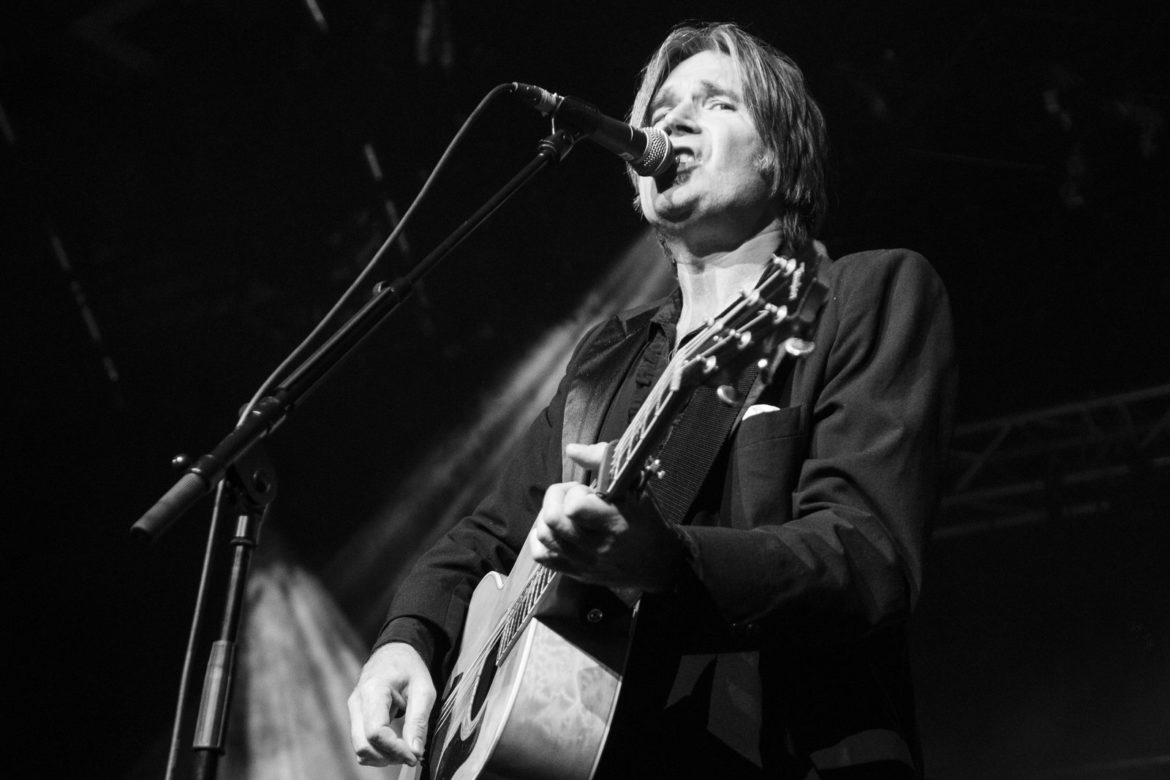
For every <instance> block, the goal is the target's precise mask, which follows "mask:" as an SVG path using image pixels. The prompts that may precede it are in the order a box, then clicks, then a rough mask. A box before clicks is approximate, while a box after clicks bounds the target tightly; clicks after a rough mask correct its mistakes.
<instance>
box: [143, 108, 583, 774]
mask: <svg viewBox="0 0 1170 780" xmlns="http://www.w3.org/2000/svg"><path fill="white" fill-rule="evenodd" d="M582 137H584V134H583V133H579V132H572V131H569V130H556V129H554V131H553V132H552V133H551V134H550V135H548V136H546V137H545V138H543V139H541V141H540V142H539V144H538V145H537V152H536V155H535V156H534V157H533V159H532V160H531V161H529V162H528V163H527V164H526V165H525V166H524V167H523V168H522V169H521V170H520V172H519V173H517V174H516V175H515V176H514V177H513V178H512V179H511V180H510V181H509V182H508V183H507V184H505V185H504V186H503V187H502V188H501V189H500V190H499V191H498V192H497V193H496V194H495V195H493V196H492V197H491V198H490V199H488V201H487V202H486V203H484V204H483V205H482V206H481V207H480V208H479V209H478V210H477V211H476V212H475V213H474V214H472V215H471V216H470V217H469V218H468V219H467V220H466V221H465V222H464V223H463V224H462V225H460V226H459V227H458V228H457V229H456V230H455V231H454V232H453V233H452V234H451V235H450V236H448V237H447V238H446V239H445V240H444V241H443V242H442V243H441V244H440V245H439V246H438V247H436V248H435V249H434V251H432V252H431V253H430V254H429V255H427V256H426V257H425V258H423V260H422V261H420V262H419V264H418V265H417V266H415V267H414V268H413V269H411V271H410V272H409V273H407V274H406V275H405V276H402V277H400V278H398V279H396V280H394V281H392V282H390V283H380V284H378V285H376V286H375V288H374V295H373V296H372V297H371V299H370V300H369V301H368V302H367V303H366V304H365V305H364V306H363V307H362V308H361V309H360V310H359V311H358V312H357V313H356V314H354V315H353V316H352V317H351V318H350V319H349V320H348V321H347V322H345V323H344V324H343V325H342V326H341V327H340V328H338V330H337V331H336V332H335V333H334V334H333V335H332V336H331V337H329V339H328V340H326V342H325V343H324V344H322V345H321V347H319V348H318V349H317V350H316V351H315V352H314V353H313V354H312V355H310V356H309V357H308V358H307V359H306V360H305V361H304V362H303V363H302V364H301V365H300V366H299V367H297V368H296V369H295V370H294V371H293V372H292V373H291V374H290V375H289V376H288V378H287V379H285V380H284V381H283V382H281V383H280V384H279V385H278V386H277V387H276V389H275V390H273V392H272V393H271V394H270V395H267V396H265V397H263V398H262V399H260V400H259V401H258V402H257V403H256V404H255V405H254V406H253V407H252V408H251V410H250V411H249V412H248V414H247V415H246V416H245V417H244V419H243V420H242V421H241V422H240V424H239V425H238V426H237V427H236V428H235V429H234V430H233V431H232V432H231V433H229V434H228V435H227V436H226V437H224V439H223V440H222V441H220V443H219V444H218V445H217V446H216V447H215V449H213V450H212V451H211V452H209V453H207V454H205V455H203V456H201V457H200V458H198V459H197V460H196V461H195V462H194V464H193V465H191V466H190V467H189V468H187V470H186V471H185V473H184V474H183V476H182V477H180V478H179V480H178V481H177V482H176V483H175V484H174V485H173V486H172V487H171V489H170V490H168V491H167V492H166V493H165V494H164V495H163V496H162V498H160V499H159V500H158V501H157V502H156V503H155V504H154V506H152V507H151V508H150V509H149V510H148V511H147V512H146V514H144V515H143V516H142V517H141V518H140V519H139V520H138V522H136V523H135V524H134V526H133V527H132V528H131V533H132V534H133V535H134V536H136V537H139V538H142V539H145V540H154V539H156V538H158V537H159V536H160V535H162V534H163V533H164V532H165V531H166V530H167V529H168V528H169V527H170V526H171V525H172V524H173V523H174V522H175V521H176V520H178V519H179V517H180V516H182V515H183V514H184V513H185V512H187V510H189V509H190V508H191V507H192V505H194V504H195V503H196V502H197V501H198V500H199V499H200V498H201V497H202V496H203V495H204V494H206V493H208V492H210V491H211V490H213V489H216V488H219V491H218V492H219V500H217V502H216V506H215V509H214V510H213V513H212V522H211V528H210V531H209V536H208V549H207V553H206V554H205V558H204V569H203V578H202V580H201V582H200V590H199V595H198V597H197V599H196V608H195V615H194V618H193V621H192V628H191V634H190V640H189V643H188V647H187V656H186V659H185V661H184V666H183V675H182V679H181V681H180V688H179V701H178V704H177V707H176V712H175V721H174V728H173V730H172V737H171V748H170V756H169V758H168V761H167V774H166V777H167V778H172V777H173V776H174V774H173V773H174V770H175V768H176V766H177V763H178V753H179V742H180V734H181V732H182V729H183V712H184V709H185V704H186V699H187V691H188V689H189V687H190V683H191V678H192V676H193V668H194V661H193V659H194V651H195V644H196V642H197V640H196V636H197V634H198V633H199V627H200V626H201V625H202V623H203V621H204V619H205V611H206V610H205V606H206V605H205V603H204V601H205V599H204V596H205V593H206V586H207V582H208V580H209V579H210V576H209V571H210V563H211V560H212V558H213V555H212V551H213V548H214V547H215V545H216V533H217V527H218V525H219V522H218V518H219V516H220V515H221V514H227V513H229V512H231V513H234V516H235V518H236V527H235V530H234V532H233V535H232V537H231V540H230V542H229V544H230V546H231V547H232V549H233V559H232V565H231V567H230V571H229V579H228V583H227V596H226V600H225V603H224V605H223V610H222V625H221V629H220V634H219V638H218V639H217V640H216V641H215V642H214V643H213V644H212V648H211V655H210V659H209V661H208V664H207V670H206V673H205V675H204V680H203V690H202V695H201V698H200V707H199V715H198V716H197V719H196V726H195V738H194V741H193V747H194V749H195V753H196V755H195V763H194V771H195V775H194V776H195V777H197V778H200V780H203V779H204V778H214V777H215V775H216V771H217V768H218V761H219V757H220V756H221V755H223V753H224V733H225V730H226V725H227V720H228V714H229V709H230V701H231V691H232V680H233V676H234V660H235V652H236V636H237V633H238V630H239V625H240V618H241V615H242V611H243V610H242V606H243V596H244V587H245V585H246V581H247V574H248V566H249V563H250V561H251V555H252V551H253V549H254V548H255V547H256V545H257V544H258V542H259V529H260V524H261V521H262V519H263V517H264V514H265V512H266V510H267V506H268V504H269V503H270V502H271V500H272V498H273V496H274V495H275V490H276V477H275V474H274V472H273V470H272V468H271V466H270V465H268V464H267V462H266V461H265V460H264V459H263V457H262V454H261V451H260V450H261V448H260V447H258V446H257V445H258V443H259V442H260V440H261V439H263V438H265V437H267V436H268V435H269V434H271V433H272V432H273V431H275V430H276V429H277V428H278V427H279V426H280V425H281V424H282V423H283V422H284V421H285V420H286V419H287V418H288V416H289V415H290V414H291V413H292V411H293V409H294V408H296V406H297V405H298V404H299V403H301V401H302V400H304V398H305V397H306V396H307V395H308V394H309V393H310V392H311V391H312V390H313V389H314V388H316V387H317V386H318V385H319V384H320V383H321V382H322V381H324V380H325V379H326V377H328V375H329V373H330V372H331V371H332V370H333V369H334V368H335V367H336V366H337V365H338V364H339V363H340V362H341V361H342V359H344V358H345V357H346V356H348V355H349V354H350V353H351V352H352V351H353V350H354V349H355V348H356V347H357V346H358V345H359V344H361V343H362V341H364V340H365V339H366V338H367V337H368V336H369V335H370V334H371V333H372V332H373V331H374V329H375V328H376V327H377V326H378V325H379V324H380V323H381V322H382V321H383V320H385V319H386V317H388V316H389V315H390V314H391V313H392V312H394V311H396V310H397V309H398V307H399V305H400V304H402V303H403V302H404V301H406V300H407V299H408V298H409V296H410V294H411V293H412V292H413V290H414V288H415V286H416V285H417V283H418V282H419V281H420V280H421V279H422V278H423V277H424V276H425V275H426V274H427V273H428V272H429V271H430V270H431V269H432V268H433V267H434V266H435V265H437V264H438V262H439V261H440V260H442V259H443V258H444V257H446V256H447V255H448V254H450V252H451V251H452V250H453V249H454V248H455V247H457V246H458V245H459V244H460V243H462V241H463V240H464V239H465V238H467V236H468V235H470V234H471V233H472V231H474V230H475V229H476V228H477V227H479V226H480V225H481V224H483V222H485V221H486V220H487V219H488V218H489V217H490V216H491V215H492V214H493V213H495V211H496V210H497V209H498V208H499V207H500V206H502V205H503V204H504V202H505V201H507V200H508V198H510V197H511V196H512V195H513V194H515V193H516V192H517V191H518V190H519V189H520V188H521V187H523V186H524V185H525V184H527V183H528V182H529V181H530V180H532V178H534V177H535V176H536V174H537V173H539V172H540V171H541V170H543V169H544V168H545V167H546V166H547V165H548V164H549V163H550V162H557V161H560V160H562V159H564V158H565V156H566V155H568V153H569V152H570V151H571V150H572V148H573V145H574V144H575V143H576V142H577V141H578V140H580V139H581V138H582Z"/></svg>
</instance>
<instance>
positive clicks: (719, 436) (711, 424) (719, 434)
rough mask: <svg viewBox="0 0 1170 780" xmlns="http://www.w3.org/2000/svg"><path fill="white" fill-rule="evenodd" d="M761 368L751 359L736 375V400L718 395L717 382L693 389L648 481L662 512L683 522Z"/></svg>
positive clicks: (670, 520)
mask: <svg viewBox="0 0 1170 780" xmlns="http://www.w3.org/2000/svg"><path fill="white" fill-rule="evenodd" d="M758 374H759V369H758V368H757V367H756V365H755V364H754V363H753V364H751V365H749V366H748V367H747V368H746V369H745V370H744V371H743V373H742V374H741V375H740V377H739V381H738V383H737V384H736V387H735V396H734V397H735V399H737V400H735V402H734V403H731V404H728V403H726V402H724V401H723V400H721V399H720V398H719V396H718V395H717V393H716V390H715V388H713V387H707V386H706V385H703V386H701V387H699V388H697V389H696V390H695V391H694V393H693V394H692V395H691V399H690V401H689V402H688V403H687V405H686V407H685V408H684V409H683V411H682V413H681V414H680V415H679V417H678V419H677V421H676V423H675V425H674V427H673V428H672V429H671V432H670V435H669V436H668V437H667V439H666V441H665V442H663V444H662V447H661V448H659V450H658V455H657V458H658V460H659V461H661V463H662V467H663V469H664V470H665V473H664V474H663V475H662V476H661V477H660V478H658V479H652V480H651V481H650V482H649V483H648V484H647V487H646V490H647V492H649V493H650V496H651V498H653V500H654V504H655V506H656V507H657V508H658V512H659V514H660V515H661V516H662V518H663V519H664V520H666V521H668V522H671V523H683V522H684V521H685V520H686V519H687V516H688V513H689V512H690V509H691V505H692V504H694V501H695V498H696V496H698V494H699V489H700V488H701V487H702V485H703V482H705V481H706V479H707V472H708V471H710V470H711V464H713V463H714V462H715V458H716V456H717V455H718V454H719V450H720V449H721V448H722V447H723V442H725V441H726V440H727V437H728V435H729V434H730V433H731V429H732V426H734V424H735V422H736V420H737V419H739V415H740V410H741V409H742V408H743V401H744V398H745V397H746V396H747V395H748V392H749V390H751V389H752V386H753V385H754V384H755V383H756V376H757V375H758Z"/></svg>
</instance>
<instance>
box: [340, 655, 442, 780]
mask: <svg viewBox="0 0 1170 780" xmlns="http://www.w3.org/2000/svg"><path fill="white" fill-rule="evenodd" d="M434 705H435V685H434V683H433V682H431V673H430V671H429V670H428V669H427V665H426V663H425V662H424V661H423V659H422V656H420V655H419V654H418V651H417V650H415V649H414V648H413V647H411V646H410V645H407V644H403V643H401V642H391V643H390V644H387V645H383V646H382V647H379V648H378V649H377V650H375V651H374V653H373V655H371V656H370V659H369V660H368V661H366V665H365V666H363V667H362V673H361V676H360V677H358V681H357V685H355V686H354V689H353V693H351V694H350V695H349V737H350V740H351V741H352V742H353V751H354V753H356V754H357V757H358V763H359V764H363V765H365V766H387V765H388V764H407V765H409V766H416V765H417V764H418V762H419V759H421V758H422V755H423V750H424V749H425V746H426V743H427V723H428V721H429V720H430V717H431V708H432V707H433V706H434ZM403 712H404V713H405V715H404V716H403V720H402V733H401V734H399V733H397V732H396V731H395V730H394V728H393V727H392V726H391V725H390V721H392V720H393V719H394V718H395V717H396V716H397V715H398V714H399V713H403Z"/></svg>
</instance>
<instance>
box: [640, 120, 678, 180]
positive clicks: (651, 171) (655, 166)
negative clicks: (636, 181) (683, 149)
mask: <svg viewBox="0 0 1170 780" xmlns="http://www.w3.org/2000/svg"><path fill="white" fill-rule="evenodd" d="M642 132H643V133H644V134H645V135H646V151H645V152H643V153H642V156H641V157H639V158H638V159H637V160H634V161H633V162H632V163H630V167H631V168H633V169H634V173H636V174H638V175H639V176H657V175H658V174H660V173H663V172H665V171H666V169H667V168H669V167H670V166H671V165H672V164H673V163H674V149H673V148H672V147H671V145H670V138H668V137H667V135H666V133H665V132H663V131H662V130H659V129H658V128H657V127H645V128H642Z"/></svg>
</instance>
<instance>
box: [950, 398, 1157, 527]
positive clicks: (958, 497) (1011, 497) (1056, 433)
mask: <svg viewBox="0 0 1170 780" xmlns="http://www.w3.org/2000/svg"><path fill="white" fill-rule="evenodd" d="M951 458H952V461H951V469H952V475H953V478H952V480H951V484H950V488H949V490H948V491H947V492H946V493H945V494H944V497H943V502H942V513H941V517H940V522H939V524H938V526H937V528H936V530H935V532H934V538H935V539H942V538H948V537H956V536H963V535H967V534H971V533H981V532H986V531H991V530H996V529H1001V528H1006V527H1011V526H1018V525H1025V524H1030V523H1038V522H1047V521H1055V520H1061V519H1067V518H1073V517H1085V516H1092V515H1099V514H1103V513H1108V512H1112V511H1115V510H1117V509H1120V508H1122V507H1123V506H1131V505H1133V504H1134V502H1148V501H1149V500H1151V499H1153V500H1155V501H1160V502H1162V503H1165V502H1166V500H1167V497H1168V496H1170V483H1167V478H1168V477H1170V385H1162V386H1159V387H1151V388H1148V389H1145V390H1139V391H1136V392H1132V393H1125V394H1122V395H1115V396H1111V397H1107V398H1102V399H1099V400H1094V401H1088V402H1085V403H1073V404H1065V405H1063V406H1056V407H1053V408H1050V409H1044V410H1042V411H1036V412H1030V413H1027V414H1021V415H1017V416H1012V417H1004V418H1000V419H996V420H988V421H985V422H979V423H974V424H971V425H965V426H961V427H960V428H959V429H958V430H957V431H956V432H955V437H954V441H953V443H952V452H951Z"/></svg>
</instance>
